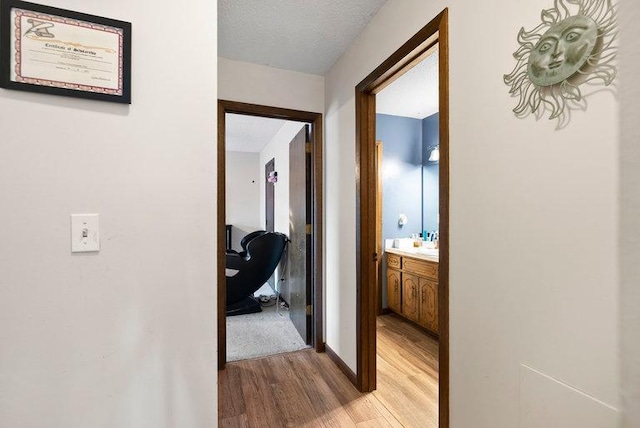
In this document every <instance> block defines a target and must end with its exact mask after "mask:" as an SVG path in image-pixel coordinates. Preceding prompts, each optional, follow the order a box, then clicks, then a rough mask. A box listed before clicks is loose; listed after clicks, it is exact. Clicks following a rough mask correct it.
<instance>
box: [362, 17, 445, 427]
mask: <svg viewBox="0 0 640 428" xmlns="http://www.w3.org/2000/svg"><path fill="white" fill-rule="evenodd" d="M436 45H438V61H439V66H438V77H439V83H438V92H439V94H438V99H439V118H438V125H439V156H440V158H439V172H438V178H439V184H438V190H439V196H438V202H439V203H438V205H439V208H438V213H439V263H438V264H437V267H436V268H435V270H432V271H424V272H423V276H425V277H429V276H431V277H436V278H438V286H437V308H436V313H437V315H436V319H437V327H436V328H437V334H438V337H439V348H438V360H439V394H438V397H439V398H438V400H439V404H438V418H439V426H440V427H441V428H447V427H448V426H449V312H448V308H449V104H448V96H449V87H448V82H449V80H448V79H449V77H448V74H449V69H448V68H449V67H448V56H449V55H448V53H449V42H448V10H447V9H445V10H444V11H442V12H441V13H440V14H439V15H438V16H437V17H436V18H435V19H434V20H432V21H431V22H430V23H428V24H427V25H426V26H425V27H423V28H422V29H421V30H420V31H419V32H418V33H417V34H416V35H414V36H413V37H412V38H411V39H410V40H409V41H407V42H406V43H405V44H404V45H403V46H402V47H400V48H399V49H398V50H397V51H396V52H394V53H393V54H392V55H391V56H390V57H389V58H388V59H387V60H385V61H384V62H383V63H382V64H381V65H380V66H379V67H377V68H376V69H375V70H374V71H373V72H372V73H371V74H370V75H369V76H367V77H366V78H365V79H364V80H363V81H362V82H360V83H359V84H358V85H357V86H356V162H357V169H358V171H359V172H360V174H359V175H358V176H357V183H356V185H357V212H356V216H357V219H356V221H357V227H356V234H357V242H359V245H358V246H357V249H356V251H357V265H356V275H357V295H358V300H357V318H356V320H357V325H356V328H357V373H356V376H357V379H356V380H357V386H358V388H359V389H360V390H361V391H363V392H371V391H374V390H375V389H376V382H377V379H376V372H377V371H376V367H377V362H376V348H377V346H376V343H377V337H376V333H377V327H376V318H377V314H378V312H379V310H380V309H379V303H378V302H379V298H378V297H379V291H378V287H377V284H378V276H379V275H380V273H379V266H380V263H381V261H382V260H381V253H380V248H379V243H378V239H377V237H378V236H379V225H378V221H377V215H375V213H376V212H378V211H377V210H378V209H379V204H378V193H379V190H380V189H379V186H380V184H379V182H378V171H377V165H378V162H377V153H379V150H380V149H379V148H378V149H377V148H376V132H375V130H376V94H378V93H379V92H381V91H382V90H383V89H384V88H385V87H387V86H388V85H389V84H391V83H392V82H394V81H395V80H396V79H398V78H399V77H400V76H402V75H403V74H404V73H406V72H407V71H408V70H410V69H411V68H412V67H414V66H415V65H416V64H418V63H419V62H421V61H422V60H423V59H424V58H425V57H426V56H427V55H428V53H429V51H430V50H431V49H432V48H433V47H434V46H436ZM383 150H384V149H383ZM399 221H402V220H401V219H399ZM400 263H402V261H400ZM399 270H400V269H399ZM416 278H417V277H416ZM414 286H415V289H416V290H419V287H420V283H417V285H415V284H414ZM409 287H411V284H409ZM413 295H414V298H415V292H414V294H413ZM433 321H435V320H432V322H433ZM434 325H435V324H434Z"/></svg>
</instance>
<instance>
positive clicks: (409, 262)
mask: <svg viewBox="0 0 640 428" xmlns="http://www.w3.org/2000/svg"><path fill="white" fill-rule="evenodd" d="M402 269H403V270H405V271H407V272H412V273H415V274H417V275H420V276H423V277H425V278H431V279H434V280H436V281H437V280H438V264H437V263H430V262H427V261H424V260H417V259H411V258H408V257H404V258H403V259H402Z"/></svg>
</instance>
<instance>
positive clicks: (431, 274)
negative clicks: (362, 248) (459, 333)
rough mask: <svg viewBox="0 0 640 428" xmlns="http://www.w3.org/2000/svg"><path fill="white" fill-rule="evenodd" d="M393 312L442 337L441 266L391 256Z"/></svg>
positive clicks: (389, 286) (389, 283) (389, 278)
mask: <svg viewBox="0 0 640 428" xmlns="http://www.w3.org/2000/svg"><path fill="white" fill-rule="evenodd" d="M386 276H387V305H388V307H389V309H391V310H392V311H393V312H396V313H397V314H399V315H402V316H404V317H406V318H408V319H410V320H411V321H415V322H417V323H418V324H420V325H421V326H423V327H425V328H426V329H428V330H429V331H431V332H432V333H435V334H438V263H437V262H431V261H427V260H422V259H419V258H414V257H410V256H404V255H403V256H400V255H397V254H391V253H387V273H386Z"/></svg>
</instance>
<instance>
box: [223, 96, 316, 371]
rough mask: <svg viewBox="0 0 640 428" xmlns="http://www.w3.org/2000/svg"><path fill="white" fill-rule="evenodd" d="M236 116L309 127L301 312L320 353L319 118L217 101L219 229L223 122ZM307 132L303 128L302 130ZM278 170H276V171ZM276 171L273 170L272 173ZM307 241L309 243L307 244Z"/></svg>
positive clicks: (224, 210) (311, 342) (224, 145)
mask: <svg viewBox="0 0 640 428" xmlns="http://www.w3.org/2000/svg"><path fill="white" fill-rule="evenodd" d="M229 114H238V115H245V116H254V117H261V118H272V119H283V120H288V121H296V122H306V123H309V124H310V127H309V130H308V132H307V131H305V133H304V135H305V140H306V141H305V145H304V150H305V152H307V153H308V157H309V163H308V164H307V166H308V171H309V179H310V186H309V188H308V200H309V213H310V214H309V221H310V222H309V223H308V225H305V228H304V230H305V238H306V239H305V249H308V250H309V253H310V260H311V263H310V269H308V271H309V272H308V274H306V273H305V275H306V276H307V277H308V282H307V284H308V287H309V290H308V291H309V292H308V293H307V296H308V298H309V299H310V301H311V304H308V305H304V306H303V307H302V309H301V310H302V312H303V313H304V314H305V317H307V318H308V325H309V326H310V328H309V329H308V333H307V336H308V337H307V342H308V343H309V344H310V345H311V346H313V347H314V348H315V350H316V351H318V352H321V351H322V350H323V333H322V325H323V321H322V197H321V195H322V151H323V150H322V115H321V114H320V113H311V112H304V111H298V110H289V109H281V108H276V107H267V106H260V105H254V104H246V103H239V102H233V101H225V100H219V101H218V180H217V190H218V212H217V216H218V219H217V224H218V230H223V228H225V226H226V214H227V208H226V188H227V183H226V120H227V115H229ZM305 129H306V128H305ZM276 171H277V170H276ZM274 172H275V171H274ZM225 241H226V239H225V237H224V236H223V235H221V234H219V235H218V242H217V247H218V252H217V262H218V272H217V278H218V290H217V296H218V308H217V310H218V368H219V370H222V369H224V367H225V364H226V361H227V331H226V330H227V319H226V318H227V316H226V309H227V308H226V301H227V299H226V269H225V267H226V252H225V248H226V242H225ZM307 242H308V244H307Z"/></svg>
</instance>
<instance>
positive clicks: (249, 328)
mask: <svg viewBox="0 0 640 428" xmlns="http://www.w3.org/2000/svg"><path fill="white" fill-rule="evenodd" d="M260 295H273V290H272V289H271V288H270V287H269V286H268V285H267V284H265V285H264V286H263V287H262V288H261V289H260V290H258V291H257V292H256V293H255V296H260ZM274 302H275V301H273V300H272V301H271V302H270V303H274ZM306 347H307V345H305V343H304V340H302V338H301V337H300V335H299V334H298V332H297V330H296V329H295V327H294V326H293V323H292V322H291V320H290V319H289V312H288V311H287V310H284V309H280V310H279V311H278V312H276V306H275V305H273V306H268V307H262V312H258V313H255V314H247V315H237V316H234V317H227V361H238V360H246V359H249V358H256V357H264V356H267V355H274V354H280V353H283V352H291V351H297V350H300V349H304V348H306Z"/></svg>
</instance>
